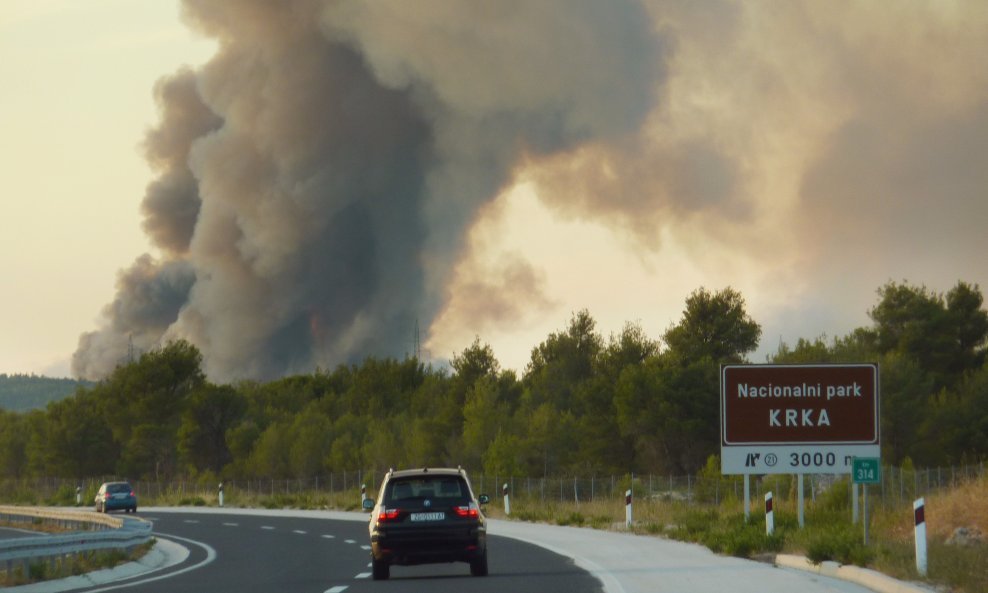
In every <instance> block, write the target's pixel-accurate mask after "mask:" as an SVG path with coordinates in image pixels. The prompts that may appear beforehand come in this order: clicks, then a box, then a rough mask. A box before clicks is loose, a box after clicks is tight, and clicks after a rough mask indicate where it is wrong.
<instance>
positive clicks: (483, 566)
mask: <svg viewBox="0 0 988 593" xmlns="http://www.w3.org/2000/svg"><path fill="white" fill-rule="evenodd" d="M470 574H472V575H473V576H475V577H486V576H487V550H484V554H483V556H480V557H479V558H475V559H473V560H471V561H470Z"/></svg>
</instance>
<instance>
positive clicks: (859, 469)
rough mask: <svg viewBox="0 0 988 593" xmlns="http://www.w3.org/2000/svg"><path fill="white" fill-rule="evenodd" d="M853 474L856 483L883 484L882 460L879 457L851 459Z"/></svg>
mask: <svg viewBox="0 0 988 593" xmlns="http://www.w3.org/2000/svg"><path fill="white" fill-rule="evenodd" d="M851 475H852V476H853V477H854V483H855V484H881V483H882V464H881V460H880V459H879V458H877V457H855V458H854V459H853V460H851Z"/></svg>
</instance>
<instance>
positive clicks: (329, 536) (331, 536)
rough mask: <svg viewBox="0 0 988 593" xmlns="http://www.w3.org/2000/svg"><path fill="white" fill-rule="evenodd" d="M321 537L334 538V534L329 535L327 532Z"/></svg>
mask: <svg viewBox="0 0 988 593" xmlns="http://www.w3.org/2000/svg"><path fill="white" fill-rule="evenodd" d="M323 537H324V538H326V539H336V536H335V535H329V534H328V533H327V534H326V535H323Z"/></svg>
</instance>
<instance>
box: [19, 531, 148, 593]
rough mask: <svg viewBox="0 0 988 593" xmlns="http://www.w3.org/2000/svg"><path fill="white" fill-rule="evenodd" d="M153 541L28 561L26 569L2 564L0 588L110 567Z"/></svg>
mask: <svg viewBox="0 0 988 593" xmlns="http://www.w3.org/2000/svg"><path fill="white" fill-rule="evenodd" d="M154 544H155V541H154V540H151V541H150V542H148V543H146V544H143V545H141V546H137V547H135V548H134V549H133V550H131V551H130V552H125V551H123V550H100V551H95V552H88V553H82V554H74V555H71V556H67V557H65V558H62V559H59V560H58V561H56V562H46V561H39V562H32V563H30V564H28V565H27V567H26V569H25V567H24V566H22V565H20V564H18V565H16V566H15V568H14V569H13V570H11V571H9V572H8V571H6V570H4V569H3V567H0V587H16V586H18V585H29V584H31V583H37V582H41V581H49V580H53V579H62V578H66V577H71V576H77V575H82V574H86V573H89V572H93V571H96V570H102V569H106V568H113V567H115V566H118V565H120V564H125V563H127V562H133V561H135V560H139V559H140V558H143V557H144V555H145V554H147V553H148V551H150V550H151V548H153V547H154Z"/></svg>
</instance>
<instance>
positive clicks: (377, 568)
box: [371, 558, 391, 581]
mask: <svg viewBox="0 0 988 593" xmlns="http://www.w3.org/2000/svg"><path fill="white" fill-rule="evenodd" d="M371 576H373V577H374V580H375V581H386V580H388V578H390V577H391V565H390V564H388V563H387V562H382V561H379V560H377V559H376V558H371Z"/></svg>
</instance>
